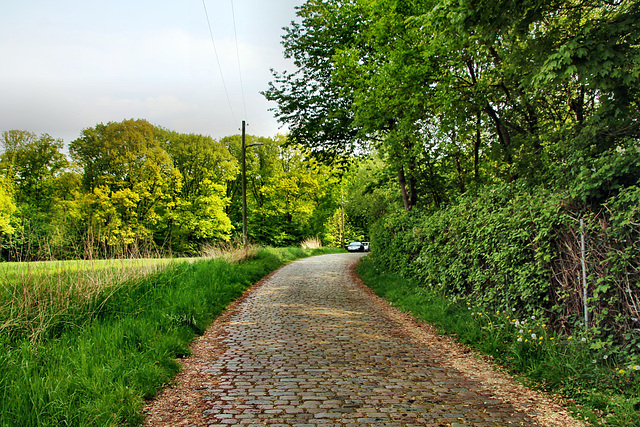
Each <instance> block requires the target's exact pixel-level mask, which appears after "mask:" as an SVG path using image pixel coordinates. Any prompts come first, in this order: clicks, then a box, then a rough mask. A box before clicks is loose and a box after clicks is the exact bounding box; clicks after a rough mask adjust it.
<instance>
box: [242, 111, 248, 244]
mask: <svg viewBox="0 0 640 427" xmlns="http://www.w3.org/2000/svg"><path fill="white" fill-rule="evenodd" d="M245 126H246V124H245V121H244V120H243V121H242V247H243V248H246V246H247V164H246V155H247V154H246V153H247V142H246V131H245Z"/></svg>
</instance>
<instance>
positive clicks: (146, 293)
mask: <svg viewBox="0 0 640 427" xmlns="http://www.w3.org/2000/svg"><path fill="white" fill-rule="evenodd" d="M326 252H327V251H326V250H302V249H295V248H287V249H269V248H266V249H261V250H258V251H257V253H256V254H255V256H253V257H252V258H250V259H247V260H244V261H242V262H239V263H231V262H228V261H226V260H224V259H221V258H220V259H212V260H203V261H196V262H193V263H184V262H182V263H169V264H166V265H165V266H164V268H162V269H161V270H157V271H155V272H153V273H148V274H143V275H141V276H139V277H136V278H132V279H128V280H127V281H125V282H122V283H119V284H117V285H115V286H107V285H104V284H103V285H101V289H102V291H101V292H95V293H90V294H87V295H88V296H87V298H88V300H89V302H87V301H84V300H82V298H81V296H82V295H83V294H82V292H76V293H73V292H71V293H69V292H68V291H67V290H66V288H69V287H71V288H73V287H74V286H73V285H74V283H73V282H70V281H68V280H67V279H68V278H69V277H71V276H66V275H65V276H64V280H63V279H59V280H58V279H54V280H53V282H51V281H49V282H47V281H46V280H45V283H44V284H40V285H38V286H36V285H34V283H35V282H37V280H36V279H34V277H35V276H39V275H32V276H30V280H31V281H32V283H28V284H26V285H24V284H23V285H16V286H15V287H14V288H10V286H9V285H8V284H7V283H5V289H4V292H5V293H4V294H3V295H2V304H1V305H2V306H3V307H11V305H12V304H13V305H14V306H19V305H20V304H19V303H18V301H16V300H15V299H20V298H21V297H22V296H23V294H22V293H20V292H18V291H16V289H17V290H25V289H27V288H28V286H32V287H33V286H35V287H37V288H38V290H39V291H41V292H44V290H46V289H47V287H48V286H49V287H53V290H50V292H49V294H47V293H46V292H45V293H44V294H41V295H38V294H37V293H36V292H35V291H34V292H32V293H31V294H29V295H28V298H33V301H32V302H33V303H34V304H36V305H37V304H38V299H45V300H47V299H59V300H62V299H64V295H75V296H76V297H77V298H76V299H75V300H74V302H73V303H70V304H67V305H66V306H64V307H62V308H63V312H64V313H63V314H60V315H57V317H56V314H55V312H54V311H53V309H52V310H44V311H43V312H46V313H47V315H48V316H51V315H53V318H54V320H49V321H48V322H49V323H50V326H51V325H52V326H51V327H49V328H47V329H46V331H44V332H41V333H40V334H37V335H33V334H30V331H32V330H33V329H37V328H36V326H34V325H38V324H39V321H40V320H39V319H38V317H37V316H36V317H35V318H27V317H21V318H19V319H16V320H15V321H14V323H16V325H13V326H5V329H4V330H3V331H2V334H1V335H0V348H1V350H0V425H2V426H63V425H69V426H116V425H128V426H135V425H139V424H140V423H141V422H142V420H143V416H142V413H141V409H142V408H143V406H144V403H145V401H146V400H148V399H150V398H152V397H153V396H154V395H155V394H156V393H157V392H158V391H159V390H160V389H161V387H162V386H163V384H166V383H168V382H170V381H171V378H172V376H173V375H175V374H176V373H177V371H178V369H179V365H178V363H177V362H176V358H180V357H183V356H185V355H187V354H189V348H188V345H189V343H190V342H191V341H192V340H193V339H194V338H195V337H196V336H197V335H199V334H201V333H202V332H203V331H204V330H205V329H206V328H207V326H209V325H210V324H211V323H212V322H213V320H214V319H215V318H216V317H217V316H218V315H219V314H220V313H221V312H222V311H223V310H224V308H225V307H226V306H227V305H228V304H229V303H230V302H231V301H233V300H234V299H236V298H237V297H239V296H240V295H241V294H242V293H243V292H244V291H245V290H246V289H248V288H249V287H250V286H251V284H253V283H255V282H256V281H258V280H259V279H260V278H262V277H264V276H265V275H267V274H268V273H270V272H271V271H273V270H275V269H277V268H278V267H280V266H282V265H283V264H285V263H287V262H289V261H292V260H294V259H296V258H300V257H304V256H309V255H314V254H319V253H326ZM81 269H82V268H81ZM56 274H59V273H56ZM56 274H54V275H50V274H48V275H44V274H43V275H40V276H39V277H42V278H44V277H50V276H55V275H56ZM53 285H55V286H53ZM65 286H66V288H65ZM77 288H78V289H80V290H84V291H86V290H87V289H89V288H90V287H89V286H87V285H80V286H78V287H77ZM11 289H13V291H11ZM9 291H11V292H9ZM7 292H8V293H7ZM12 292H13V293H12ZM55 292H61V293H62V296H55V295H54V293H55ZM65 292H66V293H65ZM43 295H44V296H43ZM52 295H53V296H52ZM54 297H55V298H54ZM11 299H14V300H13V301H11ZM59 308H60V307H59ZM6 314H7V312H5V315H6ZM9 314H11V313H10V311H9ZM42 316H44V314H42ZM3 322H4V323H5V324H8V323H11V322H12V319H10V318H7V317H5V318H4V319H3ZM19 323H24V324H25V325H27V326H25V325H23V326H22V327H18V326H17V324H19ZM29 323H32V324H34V325H32V326H28V324H29Z"/></svg>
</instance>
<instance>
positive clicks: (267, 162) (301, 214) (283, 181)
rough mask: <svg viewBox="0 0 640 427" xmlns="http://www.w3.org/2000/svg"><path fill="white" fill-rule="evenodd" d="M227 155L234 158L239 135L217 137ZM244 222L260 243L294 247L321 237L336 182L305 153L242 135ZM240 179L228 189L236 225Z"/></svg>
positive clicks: (277, 142)
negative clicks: (220, 139)
mask: <svg viewBox="0 0 640 427" xmlns="http://www.w3.org/2000/svg"><path fill="white" fill-rule="evenodd" d="M223 142H224V143H225V144H226V145H227V146H228V147H229V151H230V152H231V153H232V154H233V155H234V156H236V158H238V159H240V156H241V147H242V145H241V144H242V141H241V137H240V136H233V137H227V138H223ZM246 143H247V145H250V144H253V143H261V144H262V145H261V146H257V147H252V148H250V149H248V150H247V154H246V163H247V208H248V214H247V220H248V234H249V236H250V237H251V238H252V239H254V240H256V241H258V242H260V243H263V244H270V245H277V246H280V245H288V244H297V243H299V242H300V241H301V240H303V239H304V238H306V237H310V236H321V237H322V235H323V234H324V233H325V231H326V230H325V227H324V225H325V223H326V218H327V217H328V216H330V215H332V214H333V210H334V209H335V208H334V206H335V205H336V203H337V202H336V200H335V199H334V198H333V197H332V195H333V194H334V193H335V191H334V186H336V185H337V180H336V179H334V177H333V176H332V170H331V168H330V167H327V166H324V165H321V164H320V163H318V162H317V161H315V160H313V159H311V158H308V157H307V156H305V151H304V150H303V149H301V148H300V147H296V146H293V145H290V144H288V143H287V140H286V138H285V137H283V136H278V137H276V138H256V137H253V136H249V135H248V136H247V137H246ZM240 179H241V178H238V179H237V180H236V182H234V183H233V184H232V185H231V186H230V188H229V190H230V193H229V194H230V197H231V198H232V204H231V206H230V212H229V216H230V217H231V218H232V221H233V222H234V223H235V224H238V227H240V224H241V220H242V217H241V210H240V209H241V199H240V197H241V192H240V191H241V190H240V189H241V182H240V181H239V180H240Z"/></svg>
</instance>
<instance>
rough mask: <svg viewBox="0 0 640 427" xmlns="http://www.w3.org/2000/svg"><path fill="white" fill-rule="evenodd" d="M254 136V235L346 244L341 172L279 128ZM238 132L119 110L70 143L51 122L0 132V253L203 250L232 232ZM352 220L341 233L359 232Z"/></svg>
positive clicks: (41, 255)
mask: <svg viewBox="0 0 640 427" xmlns="http://www.w3.org/2000/svg"><path fill="white" fill-rule="evenodd" d="M254 142H260V143H262V145H261V146H256V147H252V148H250V149H248V150H247V158H246V162H247V200H248V222H249V237H250V239H251V240H252V241H255V242H258V243H262V244H268V245H290V244H298V243H299V242H300V241H301V240H303V239H304V238H306V237H311V236H314V237H320V238H321V240H322V241H323V242H324V243H325V244H336V245H338V244H340V243H341V240H342V239H344V238H345V237H344V233H345V230H344V227H342V224H341V223H340V222H339V221H337V219H338V218H339V217H340V215H339V212H340V209H341V208H343V207H344V203H343V204H342V205H341V190H340V188H343V187H344V185H345V181H344V174H340V173H338V171H337V170H336V169H333V168H330V167H328V166H324V165H322V164H320V163H318V162H316V161H315V160H312V159H309V158H308V156H305V152H304V151H303V150H302V149H301V148H299V147H295V146H291V145H289V146H285V142H286V138H285V137H283V136H278V137H276V138H258V137H253V136H247V144H251V143H254ZM241 144H242V142H241V137H240V136H239V135H236V136H229V137H225V138H222V139H221V140H214V139H213V138H211V137H208V136H203V135H197V134H182V133H177V132H173V131H170V130H167V129H163V128H161V127H158V126H154V125H152V124H150V123H149V122H147V121H145V120H124V121H122V122H119V123H107V124H98V125H96V126H95V127H92V128H88V129H85V130H83V131H82V133H81V135H80V137H79V138H77V139H76V140H74V141H72V142H71V143H70V144H69V146H68V155H67V154H66V150H65V147H64V144H63V142H62V141H61V140H56V139H54V138H52V137H51V136H49V135H47V134H43V135H36V134H34V133H31V132H28V131H18V130H12V131H6V132H3V133H2V137H1V139H0V148H1V150H0V259H2V260H42V259H70V258H89V259H90V258H104V257H122V256H141V255H167V254H198V253H199V252H200V251H201V249H202V247H203V245H211V244H213V245H215V244H218V243H220V242H225V241H229V240H232V239H234V238H237V237H238V235H239V234H240V233H241V230H242V204H241V175H240V164H239V161H240V158H241V157H240V156H241V147H242V145H241ZM342 201H344V190H343V191H342ZM352 210H353V209H352ZM349 216H350V215H347V217H349ZM356 216H357V215H356ZM346 228H347V229H348V230H350V231H348V233H350V235H349V236H347V237H346V238H350V237H356V234H357V233H358V232H362V230H361V229H357V227H356V230H355V231H354V230H353V227H351V226H348V227H346ZM362 237H364V236H362Z"/></svg>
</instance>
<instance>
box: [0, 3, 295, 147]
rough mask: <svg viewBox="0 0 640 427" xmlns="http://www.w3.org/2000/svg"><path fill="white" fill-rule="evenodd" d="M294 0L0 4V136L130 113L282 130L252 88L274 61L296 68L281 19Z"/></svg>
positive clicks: (58, 129) (229, 130) (173, 124)
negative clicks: (285, 49)
mask: <svg viewBox="0 0 640 427" xmlns="http://www.w3.org/2000/svg"><path fill="white" fill-rule="evenodd" d="M303 3H304V0H204V2H203V0H55V1H54V0H21V1H11V0H0V132H2V131H7V130H13V129H19V130H26V131H30V132H34V133H36V134H38V135H40V134H43V133H48V134H49V135H51V136H52V137H54V138H60V139H63V140H64V142H65V143H66V144H68V143H69V142H71V141H72V140H74V139H76V138H78V137H79V136H80V135H81V132H82V130H83V129H87V128H90V127H94V126H95V125H96V124H99V123H105V124H106V123H107V122H120V121H122V120H125V119H132V118H133V119H146V120H148V121H149V122H151V123H153V124H155V125H158V126H162V127H164V128H167V129H170V130H174V131H178V132H182V133H199V134H203V135H210V136H212V137H214V138H216V139H217V138H221V137H223V136H227V135H234V134H238V133H240V130H239V129H240V127H241V122H242V120H246V122H247V125H248V127H247V133H249V134H252V135H259V136H274V135H276V134H277V133H284V132H286V129H283V128H280V125H279V123H278V122H277V121H276V119H275V118H274V116H273V112H271V111H269V108H272V107H274V106H275V104H274V103H271V102H268V101H267V100H266V99H265V98H264V96H262V95H260V93H259V92H260V91H262V90H266V89H267V88H268V83H269V81H272V80H273V76H272V74H271V72H270V69H271V68H274V69H276V70H277V71H283V70H292V69H293V65H292V64H291V62H290V61H288V60H286V59H284V57H283V53H282V50H283V49H282V46H281V44H280V42H281V36H282V35H283V34H284V30H283V29H282V27H284V26H287V25H289V23H290V22H291V21H292V20H294V19H296V16H295V6H299V5H301V4H303ZM205 6H206V10H207V12H208V16H209V22H210V23H211V33H210V30H209V26H208V25H207V15H206V14H205ZM234 18H235V19H234ZM234 22H235V26H234ZM211 34H213V37H212V36H211ZM236 36H237V37H236ZM212 39H213V40H212ZM214 44H215V49H214ZM216 51H217V57H216ZM220 70H222V73H221V71H220ZM240 77H241V78H240ZM225 87H226V90H225Z"/></svg>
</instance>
